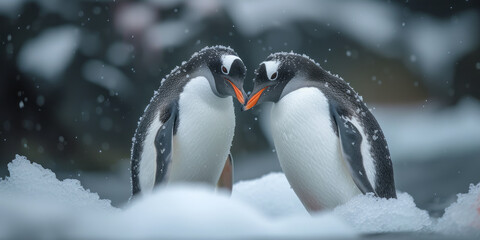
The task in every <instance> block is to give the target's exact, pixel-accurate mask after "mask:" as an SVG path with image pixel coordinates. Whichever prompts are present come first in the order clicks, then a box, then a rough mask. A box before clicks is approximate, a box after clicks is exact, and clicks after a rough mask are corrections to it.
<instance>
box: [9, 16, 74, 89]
mask: <svg viewBox="0 0 480 240" xmlns="http://www.w3.org/2000/svg"><path fill="white" fill-rule="evenodd" d="M79 37H80V34H79V30H78V29H77V28H76V27H73V26H68V25H66V26H60V27H55V28H51V29H47V30H45V31H43V32H42V33H41V34H40V35H39V36H38V37H36V38H34V39H32V40H29V41H28V42H27V43H25V44H24V46H23V47H22V48H21V49H20V53H19V56H18V62H17V64H18V67H19V68H20V69H21V70H22V71H24V72H28V73H30V74H33V75H38V76H40V77H42V79H44V80H47V81H50V82H54V81H56V80H58V79H59V78H58V77H59V75H60V74H61V73H62V72H63V71H64V70H65V68H66V67H67V66H68V65H69V64H70V62H71V61H72V59H73V56H74V55H75V50H76V49H77V47H78V41H79Z"/></svg>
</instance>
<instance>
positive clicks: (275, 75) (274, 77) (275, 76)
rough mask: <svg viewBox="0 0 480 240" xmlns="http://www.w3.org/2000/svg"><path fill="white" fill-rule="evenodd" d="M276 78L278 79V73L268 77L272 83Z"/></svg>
mask: <svg viewBox="0 0 480 240" xmlns="http://www.w3.org/2000/svg"><path fill="white" fill-rule="evenodd" d="M277 77H278V72H274V73H273V74H272V76H270V80H271V81H273V80H275V79H277Z"/></svg>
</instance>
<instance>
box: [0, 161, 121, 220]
mask: <svg viewBox="0 0 480 240" xmlns="http://www.w3.org/2000/svg"><path fill="white" fill-rule="evenodd" d="M8 171H9V172H10V176H9V177H6V178H5V179H4V180H2V181H0V193H1V196H2V199H6V198H11V199H31V200H32V201H39V200H42V201H45V202H50V203H52V204H58V205H62V206H67V207H69V208H75V209H78V210H82V211H83V210H92V211H98V210H106V211H110V210H112V209H114V208H113V207H112V206H111V204H110V200H101V199H100V197H99V196H98V194H96V193H91V192H90V191H89V190H85V189H84V188H83V187H82V185H81V184H80V181H78V180H76V179H65V180H63V181H60V180H58V179H57V178H56V176H55V173H53V172H52V171H51V170H49V169H44V168H43V167H42V166H41V165H39V164H36V163H31V162H30V161H29V160H27V158H26V157H23V156H20V155H16V156H15V159H14V160H13V161H12V162H10V163H9V164H8Z"/></svg>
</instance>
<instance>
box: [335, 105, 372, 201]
mask: <svg viewBox="0 0 480 240" xmlns="http://www.w3.org/2000/svg"><path fill="white" fill-rule="evenodd" d="M331 113H332V115H333V117H334V119H335V123H336V125H337V130H338V137H339V138H340V146H341V149H342V154H343V159H344V160H345V161H346V163H347V166H348V168H349V169H350V175H351V176H352V179H353V182H355V184H356V185H357V187H358V188H359V189H360V191H362V193H363V194H366V193H368V192H371V193H374V194H375V195H376V196H378V195H377V193H376V192H375V190H374V189H373V187H372V184H371V183H370V181H369V180H368V178H367V173H366V171H365V167H364V166H363V158H362V152H361V149H360V147H361V145H362V135H361V134H360V131H359V130H358V129H357V128H356V127H355V125H353V123H352V122H350V121H349V120H348V119H345V118H343V117H341V116H340V114H339V113H338V111H337V110H336V109H335V108H333V109H332V110H331Z"/></svg>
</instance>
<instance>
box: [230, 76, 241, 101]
mask: <svg viewBox="0 0 480 240" xmlns="http://www.w3.org/2000/svg"><path fill="white" fill-rule="evenodd" d="M227 81H228V82H229V83H230V84H232V87H233V91H235V95H237V100H238V102H240V104H244V103H245V98H243V94H242V91H240V89H238V88H237V86H235V84H233V83H232V81H230V80H228V79H227Z"/></svg>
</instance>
